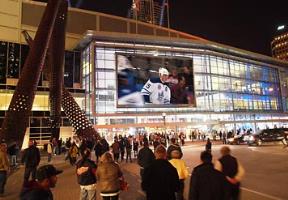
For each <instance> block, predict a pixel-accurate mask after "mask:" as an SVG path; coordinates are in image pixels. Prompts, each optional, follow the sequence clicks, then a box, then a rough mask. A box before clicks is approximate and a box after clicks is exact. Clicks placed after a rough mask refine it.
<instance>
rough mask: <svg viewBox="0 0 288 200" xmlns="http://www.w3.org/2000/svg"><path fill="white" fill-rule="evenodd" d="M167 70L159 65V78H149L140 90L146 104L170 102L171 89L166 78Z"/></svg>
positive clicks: (167, 75)
mask: <svg viewBox="0 0 288 200" xmlns="http://www.w3.org/2000/svg"><path fill="white" fill-rule="evenodd" d="M168 78H169V71H168V70H167V69H166V68H164V67H160V69H159V78H150V79H149V80H148V81H147V82H146V83H145V85H144V86H143V88H142V90H141V94H142V95H143V97H144V101H145V103H146V104H148V103H151V104H170V99H171V91H170V88H169V86H168V83H167V80H168Z"/></svg>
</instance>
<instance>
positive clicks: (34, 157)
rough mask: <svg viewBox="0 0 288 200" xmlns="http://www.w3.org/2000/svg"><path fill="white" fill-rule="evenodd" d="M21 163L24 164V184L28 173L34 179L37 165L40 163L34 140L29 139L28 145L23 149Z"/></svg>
mask: <svg viewBox="0 0 288 200" xmlns="http://www.w3.org/2000/svg"><path fill="white" fill-rule="evenodd" d="M21 163H23V164H24V165H25V171H24V184H26V183H28V181H29V177H30V175H31V176H32V180H35V176H36V170H37V166H38V165H39V163H40V151H39V149H38V148H37V147H36V146H35V144H34V141H32V140H30V141H29V147H28V148H26V149H25V150H24V153H23V156H22V159H21Z"/></svg>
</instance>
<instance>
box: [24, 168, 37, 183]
mask: <svg viewBox="0 0 288 200" xmlns="http://www.w3.org/2000/svg"><path fill="white" fill-rule="evenodd" d="M36 169H37V166H35V167H25V172H24V184H25V183H27V182H28V181H29V177H30V174H31V175H32V180H35V176H36Z"/></svg>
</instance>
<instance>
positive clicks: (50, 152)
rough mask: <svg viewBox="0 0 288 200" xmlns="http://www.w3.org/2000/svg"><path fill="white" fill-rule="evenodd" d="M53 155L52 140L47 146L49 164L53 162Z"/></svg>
mask: <svg viewBox="0 0 288 200" xmlns="http://www.w3.org/2000/svg"><path fill="white" fill-rule="evenodd" d="M52 153H53V145H52V140H49V142H48V144H47V154H48V163H49V162H51V159H52Z"/></svg>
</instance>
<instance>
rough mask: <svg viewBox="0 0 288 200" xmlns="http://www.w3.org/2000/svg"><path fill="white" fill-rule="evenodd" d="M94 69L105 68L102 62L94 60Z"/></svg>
mask: <svg viewBox="0 0 288 200" xmlns="http://www.w3.org/2000/svg"><path fill="white" fill-rule="evenodd" d="M96 68H105V61H104V60H96Z"/></svg>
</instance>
